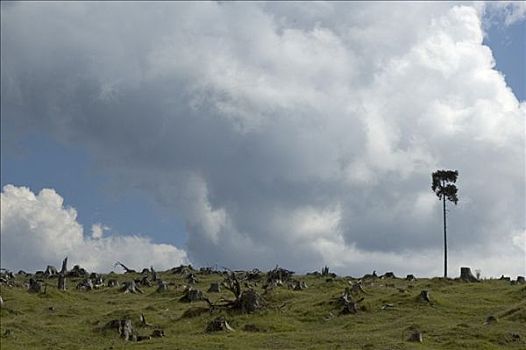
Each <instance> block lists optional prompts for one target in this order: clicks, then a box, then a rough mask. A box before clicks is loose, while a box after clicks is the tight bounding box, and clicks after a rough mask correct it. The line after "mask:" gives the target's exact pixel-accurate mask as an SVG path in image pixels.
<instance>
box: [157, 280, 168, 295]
mask: <svg viewBox="0 0 526 350" xmlns="http://www.w3.org/2000/svg"><path fill="white" fill-rule="evenodd" d="M167 290H168V283H167V282H166V281H162V280H157V292H159V293H160V292H165V291H167Z"/></svg>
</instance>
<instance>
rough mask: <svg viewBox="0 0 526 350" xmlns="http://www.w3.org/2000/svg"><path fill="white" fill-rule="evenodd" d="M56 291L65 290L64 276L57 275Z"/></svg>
mask: <svg viewBox="0 0 526 350" xmlns="http://www.w3.org/2000/svg"><path fill="white" fill-rule="evenodd" d="M57 288H58V290H62V291H64V290H66V276H64V274H62V273H61V274H59V275H58V286H57Z"/></svg>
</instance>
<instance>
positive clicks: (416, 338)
mask: <svg viewBox="0 0 526 350" xmlns="http://www.w3.org/2000/svg"><path fill="white" fill-rule="evenodd" d="M407 340H408V341H412V342H418V343H421V342H422V333H421V332H419V331H417V330H415V331H413V332H412V333H411V334H410V335H409V338H408V339H407Z"/></svg>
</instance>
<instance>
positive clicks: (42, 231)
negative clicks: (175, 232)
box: [0, 185, 187, 272]
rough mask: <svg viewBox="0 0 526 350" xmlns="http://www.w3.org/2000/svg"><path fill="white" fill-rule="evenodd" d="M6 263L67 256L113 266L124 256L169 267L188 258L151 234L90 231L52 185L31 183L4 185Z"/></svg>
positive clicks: (25, 264) (17, 265)
mask: <svg viewBox="0 0 526 350" xmlns="http://www.w3.org/2000/svg"><path fill="white" fill-rule="evenodd" d="M1 207H2V211H1V214H0V215H1V216H0V226H1V239H2V246H1V249H2V256H1V259H2V267H4V268H8V269H26V270H31V271H34V270H39V269H44V268H45V267H46V266H47V265H48V264H51V265H58V263H59V262H60V261H61V259H63V258H64V256H68V257H69V261H70V263H72V264H80V265H81V266H82V267H84V268H87V269H88V270H90V271H101V272H103V271H104V272H108V271H110V270H112V269H113V266H114V265H113V264H115V262H116V261H118V260H120V261H123V262H125V263H126V264H127V265H129V266H133V267H137V269H139V268H143V267H149V266H150V265H153V266H154V267H156V268H158V269H167V268H169V267H172V266H176V265H179V264H181V263H185V262H186V261H187V258H186V253H185V251H184V250H181V249H178V248H177V247H175V246H173V245H170V244H156V243H153V242H151V240H150V239H149V238H148V237H144V236H130V235H110V236H108V237H102V234H103V231H106V230H108V228H107V227H105V226H104V225H101V224H96V225H93V227H92V234H91V237H87V236H85V235H84V232H83V228H82V226H81V225H80V224H79V223H78V222H77V212H76V211H75V209H73V208H71V207H65V206H64V200H63V198H62V197H61V196H60V195H59V194H58V193H56V192H55V191H54V190H52V189H47V188H45V189H42V190H41V191H40V192H39V193H38V194H34V193H33V192H32V191H31V190H30V189H29V188H27V187H16V186H13V185H6V186H4V188H3V190H2V193H1Z"/></svg>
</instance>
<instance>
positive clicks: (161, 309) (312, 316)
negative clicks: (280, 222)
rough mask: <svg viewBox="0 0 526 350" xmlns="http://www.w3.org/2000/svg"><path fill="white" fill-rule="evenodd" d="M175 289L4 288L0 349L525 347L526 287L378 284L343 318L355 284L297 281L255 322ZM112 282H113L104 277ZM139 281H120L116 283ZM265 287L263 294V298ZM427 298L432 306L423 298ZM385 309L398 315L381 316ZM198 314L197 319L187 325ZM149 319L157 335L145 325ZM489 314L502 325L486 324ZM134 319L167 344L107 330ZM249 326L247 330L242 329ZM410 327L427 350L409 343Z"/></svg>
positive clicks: (269, 299) (52, 283)
mask: <svg viewBox="0 0 526 350" xmlns="http://www.w3.org/2000/svg"><path fill="white" fill-rule="evenodd" d="M160 276H161V278H162V279H164V280H166V281H168V282H170V283H171V284H172V283H173V285H170V287H169V288H170V289H169V290H168V291H166V292H163V293H158V292H156V288H157V287H156V286H153V287H141V288H142V289H143V290H144V293H143V294H123V293H122V292H119V288H109V287H103V288H101V289H97V290H92V291H82V290H76V289H75V285H76V282H77V281H78V280H80V279H68V290H67V291H59V290H58V289H57V287H56V286H57V279H56V278H51V279H47V280H46V281H47V288H46V293H40V294H39V293H29V292H28V291H27V290H26V288H25V287H24V286H23V282H25V280H26V279H25V278H22V277H17V280H16V284H17V286H14V287H8V286H6V285H2V287H1V291H0V295H1V296H2V298H3V300H4V305H3V307H2V309H1V326H0V335H1V338H0V341H1V348H2V350H8V349H125V348H126V349H128V348H130V349H132V348H133V349H526V286H525V285H511V284H510V282H506V281H500V280H485V281H482V282H481V283H464V282H461V281H455V280H444V279H438V278H437V279H418V280H416V281H411V282H410V281H406V280H404V279H374V280H368V281H367V282H365V283H364V290H365V291H366V292H367V293H368V294H367V295H364V297H365V299H364V301H363V302H361V303H360V308H359V310H358V313H356V314H350V315H339V311H340V310H341V306H339V305H338V304H337V302H336V301H337V299H338V297H339V296H340V295H341V294H342V292H343V291H344V289H345V287H348V286H349V284H348V280H349V279H350V278H343V277H336V278H334V279H329V280H327V279H326V278H325V277H321V276H295V278H296V279H299V280H302V281H305V282H306V283H307V285H308V288H307V289H304V290H299V291H295V290H292V289H288V288H287V287H286V286H283V287H277V288H275V289H274V290H273V291H271V292H270V293H267V294H265V295H264V301H265V307H264V308H262V309H260V310H258V311H256V312H255V313H252V314H240V313H238V312H234V311H227V310H217V311H214V312H213V313H210V312H208V311H206V310H205V308H207V307H208V304H207V303H206V302H202V301H198V302H194V303H184V302H181V301H179V298H180V297H181V296H182V295H183V287H182V285H183V284H185V280H184V277H183V276H181V275H176V274H172V273H170V272H161V273H160ZM106 277H107V276H106ZM138 277H140V275H139V274H136V275H135V274H115V275H113V276H111V278H116V279H117V280H119V281H121V282H122V281H126V280H131V279H134V278H138ZM197 277H198V279H199V282H198V283H197V285H196V287H197V288H199V289H201V290H203V291H204V292H205V294H206V295H207V296H208V297H209V298H210V299H211V300H212V301H213V302H214V301H217V300H219V298H221V297H223V298H225V299H232V294H231V293H230V292H229V291H227V290H223V291H222V292H221V293H206V290H207V289H208V286H209V285H210V283H211V282H220V281H222V280H223V276H221V275H218V274H212V275H204V274H197ZM261 284H262V283H258V286H257V287H256V288H257V291H258V292H259V293H261V294H263V290H262V289H261V287H260V286H261ZM421 290H428V291H429V292H430V298H431V301H432V303H431V304H428V303H425V302H421V301H419V300H418V295H419V294H420V291H421ZM386 303H389V304H393V307H390V308H387V309H385V310H384V309H382V306H383V305H384V304H386ZM190 308H193V310H194V311H195V312H194V315H193V317H182V315H183V313H184V312H185V311H187V310H188V309H190ZM141 313H143V314H144V316H145V318H146V320H147V322H148V323H150V324H152V325H153V327H141V326H140V322H139V318H140V315H141ZM219 315H223V316H225V317H226V319H227V321H228V322H229V324H230V325H231V326H232V328H234V331H232V332H215V333H206V332H205V328H206V326H207V324H208V322H209V321H211V320H212V319H214V318H215V317H217V316H219ZM489 315H494V316H495V317H496V318H497V320H498V321H497V322H495V323H492V324H484V322H485V320H486V318H487V317H488V316H489ZM121 318H130V319H131V320H132V322H133V324H134V326H135V327H136V328H137V330H138V333H139V334H140V335H148V334H150V333H151V332H152V329H155V328H161V329H163V330H164V332H165V334H166V336H165V337H163V338H152V339H151V340H146V341H143V342H125V341H124V340H122V339H121V338H120V337H119V335H118V334H117V331H115V330H105V331H103V330H101V328H102V326H104V325H105V324H106V323H107V322H109V321H111V320H113V319H121ZM246 325H249V328H250V329H251V330H250V331H248V330H245V326H246ZM413 329H417V330H419V331H420V332H422V335H423V342H422V343H415V342H409V341H408V340H407V338H408V337H409V335H410V333H411V332H412V330H413Z"/></svg>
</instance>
